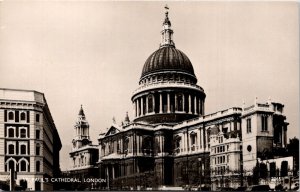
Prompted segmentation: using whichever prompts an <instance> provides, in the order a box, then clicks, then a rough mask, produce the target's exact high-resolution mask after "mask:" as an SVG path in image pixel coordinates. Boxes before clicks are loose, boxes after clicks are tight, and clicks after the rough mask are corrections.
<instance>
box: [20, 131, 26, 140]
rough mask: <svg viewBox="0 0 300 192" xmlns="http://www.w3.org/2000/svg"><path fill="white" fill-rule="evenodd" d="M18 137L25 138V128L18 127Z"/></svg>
mask: <svg viewBox="0 0 300 192" xmlns="http://www.w3.org/2000/svg"><path fill="white" fill-rule="evenodd" d="M20 138H26V129H20Z"/></svg>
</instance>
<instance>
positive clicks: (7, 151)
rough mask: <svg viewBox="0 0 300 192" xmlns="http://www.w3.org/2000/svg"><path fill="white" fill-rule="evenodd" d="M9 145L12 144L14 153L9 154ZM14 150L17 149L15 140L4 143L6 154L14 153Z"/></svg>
mask: <svg viewBox="0 0 300 192" xmlns="http://www.w3.org/2000/svg"><path fill="white" fill-rule="evenodd" d="M9 145H13V146H14V153H13V154H9ZM16 151H17V146H16V142H15V141H7V143H6V154H7V155H16Z"/></svg>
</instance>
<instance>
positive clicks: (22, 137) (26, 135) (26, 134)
mask: <svg viewBox="0 0 300 192" xmlns="http://www.w3.org/2000/svg"><path fill="white" fill-rule="evenodd" d="M21 129H25V137H21ZM18 138H22V139H27V138H28V136H27V128H26V127H19V137H18Z"/></svg>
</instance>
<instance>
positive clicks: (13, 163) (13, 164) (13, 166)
mask: <svg viewBox="0 0 300 192" xmlns="http://www.w3.org/2000/svg"><path fill="white" fill-rule="evenodd" d="M11 169H12V170H13V171H15V162H14V161H13V160H10V161H9V162H8V171H9V170H11Z"/></svg>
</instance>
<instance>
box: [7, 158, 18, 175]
mask: <svg viewBox="0 0 300 192" xmlns="http://www.w3.org/2000/svg"><path fill="white" fill-rule="evenodd" d="M10 161H14V163H15V164H14V167H15V171H16V170H17V164H18V163H17V161H16V160H15V159H14V158H12V157H10V158H9V159H7V160H6V162H5V164H6V170H7V172H9V162H10Z"/></svg>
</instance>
